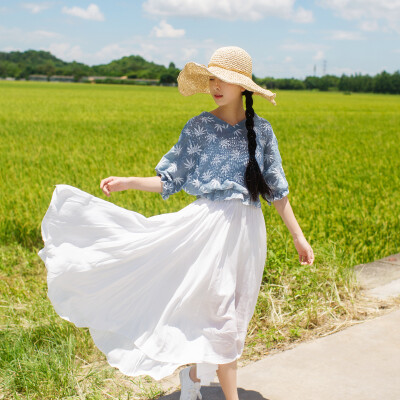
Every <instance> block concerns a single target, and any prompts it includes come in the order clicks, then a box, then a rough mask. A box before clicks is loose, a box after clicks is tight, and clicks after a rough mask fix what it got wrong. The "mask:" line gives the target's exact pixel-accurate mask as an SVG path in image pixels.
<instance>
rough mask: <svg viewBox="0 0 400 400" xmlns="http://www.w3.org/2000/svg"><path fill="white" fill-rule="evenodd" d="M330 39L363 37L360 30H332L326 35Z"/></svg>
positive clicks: (357, 38)
mask: <svg viewBox="0 0 400 400" xmlns="http://www.w3.org/2000/svg"><path fill="white" fill-rule="evenodd" d="M328 39H332V40H363V39H365V38H364V37H363V36H362V35H361V34H360V32H351V31H332V32H331V33H330V35H329V37H328Z"/></svg>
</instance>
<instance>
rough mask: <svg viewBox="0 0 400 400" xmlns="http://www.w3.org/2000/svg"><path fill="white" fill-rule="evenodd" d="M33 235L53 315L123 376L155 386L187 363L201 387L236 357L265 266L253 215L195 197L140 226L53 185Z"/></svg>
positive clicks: (262, 239) (137, 217) (111, 207)
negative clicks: (84, 334) (85, 336)
mask: <svg viewBox="0 0 400 400" xmlns="http://www.w3.org/2000/svg"><path fill="white" fill-rule="evenodd" d="M42 237H43V241H44V248H43V249H41V250H40V251H39V256H40V257H41V259H42V260H43V261H44V263H45V265H46V268H47V272H48V274H47V284H48V297H49V299H50V301H51V303H52V305H53V306H54V309H55V311H56V312H57V313H58V314H59V315H60V317H61V318H63V319H65V320H67V321H70V322H72V323H74V324H75V325H76V326H77V327H88V328H89V331H90V334H91V336H92V338H93V341H94V343H95V345H96V346H97V347H98V348H99V349H100V350H101V351H102V352H103V353H104V354H105V355H106V357H107V361H108V363H109V364H110V365H111V366H113V367H116V368H118V369H119V370H120V371H121V372H122V373H123V374H125V375H128V376H138V375H149V376H151V377H153V378H154V379H156V380H160V379H162V378H164V377H166V376H168V375H171V374H172V373H173V372H174V371H175V370H176V369H177V368H178V367H179V366H182V365H185V364H189V363H196V364H197V373H198V377H199V379H200V380H201V384H202V385H209V384H210V382H211V381H213V380H214V378H215V374H216V369H217V368H218V364H225V363H229V362H232V361H234V360H236V359H238V358H240V356H241V354H242V352H243V348H244V343H245V338H246V333H247V328H248V324H249V322H250V319H251V317H252V315H253V313H254V309H255V306H256V302H257V297H258V293H259V289H260V284H261V280H262V275H263V270H264V264H265V259H266V251H267V243H266V239H267V238H266V229H265V222H264V216H263V213H262V211H261V208H258V207H255V206H253V205H245V204H243V203H242V201H241V200H239V199H235V200H221V201H212V200H209V199H206V198H198V199H196V200H194V201H193V202H192V203H191V204H189V205H188V206H186V207H184V208H183V209H181V210H180V211H177V212H172V213H165V214H160V215H155V216H151V217H149V218H146V217H144V216H143V215H141V214H139V213H137V212H135V211H131V210H127V209H125V208H122V207H119V206H117V205H115V204H113V203H111V202H108V201H105V200H103V199H100V198H98V197H95V196H92V195H90V194H89V193H86V192H84V191H82V190H80V189H77V188H75V187H73V186H69V185H56V188H55V190H54V192H53V196H52V199H51V203H50V206H49V208H48V210H47V212H46V214H45V216H44V218H43V221H42Z"/></svg>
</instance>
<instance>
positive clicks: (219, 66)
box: [207, 63, 252, 79]
mask: <svg viewBox="0 0 400 400" xmlns="http://www.w3.org/2000/svg"><path fill="white" fill-rule="evenodd" d="M210 67H218V68H222V69H226V70H228V71H232V72H238V73H239V74H242V75H244V76H247V77H248V78H250V79H252V76H251V75H249V74H246V73H245V72H243V71H240V70H238V69H235V68H226V67H222V66H221V65H218V64H215V63H210V64H208V67H207V68H210Z"/></svg>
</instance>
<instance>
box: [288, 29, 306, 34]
mask: <svg viewBox="0 0 400 400" xmlns="http://www.w3.org/2000/svg"><path fill="white" fill-rule="evenodd" d="M288 32H289V33H297V34H299V35H303V34H304V33H306V31H305V30H304V29H289V31H288Z"/></svg>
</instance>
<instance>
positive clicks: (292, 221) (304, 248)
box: [273, 196, 314, 265]
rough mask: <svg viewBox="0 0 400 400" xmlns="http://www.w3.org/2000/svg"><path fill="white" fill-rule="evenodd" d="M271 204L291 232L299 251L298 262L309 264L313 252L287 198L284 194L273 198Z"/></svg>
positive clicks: (311, 260) (312, 257) (312, 259)
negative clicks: (281, 196) (279, 197)
mask: <svg viewBox="0 0 400 400" xmlns="http://www.w3.org/2000/svg"><path fill="white" fill-rule="evenodd" d="M273 204H274V206H275V208H276V210H277V211H278V213H279V215H280V216H281V217H282V219H283V222H284V223H285V225H286V226H287V228H288V230H289V232H290V233H291V234H292V237H293V242H294V245H295V247H296V250H297V252H298V253H299V261H300V264H309V265H311V264H312V263H313V261H314V253H313V250H312V248H311V246H310V245H309V244H308V242H307V240H306V238H305V237H304V234H303V232H302V230H301V228H300V225H299V224H298V222H297V220H296V217H295V216H294V213H293V210H292V207H291V205H290V203H289V199H288V198H287V196H285V197H283V198H282V199H280V200H275V201H274V202H273Z"/></svg>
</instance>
